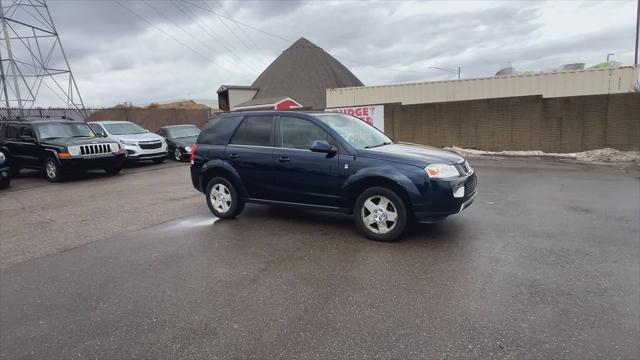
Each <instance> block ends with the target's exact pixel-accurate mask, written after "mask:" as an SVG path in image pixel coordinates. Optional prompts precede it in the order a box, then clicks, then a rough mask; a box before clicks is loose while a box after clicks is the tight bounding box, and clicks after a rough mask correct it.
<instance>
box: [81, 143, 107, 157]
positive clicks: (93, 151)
mask: <svg viewBox="0 0 640 360" xmlns="http://www.w3.org/2000/svg"><path fill="white" fill-rule="evenodd" d="M104 154H111V144H87V145H80V155H81V156H89V155H104Z"/></svg>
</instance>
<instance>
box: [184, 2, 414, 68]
mask: <svg viewBox="0 0 640 360" xmlns="http://www.w3.org/2000/svg"><path fill="white" fill-rule="evenodd" d="M180 1H182V2H184V3H187V4H189V5H191V6H194V7H197V8H199V9H202V10H204V11H207V12H209V13H211V14H213V15H216V16H218V17H221V18H224V19H227V20H229V21H232V22H234V23H236V24H239V25H242V26H244V27H246V28H249V29H251V30H254V31H257V32H260V33H262V34H265V35H268V36H270V37H272V38H275V39H278V40H281V41H284V42H287V43H289V44H291V43H292V42H293V40H291V39H287V38H285V37H282V36H280V35H276V34H273V33H270V32H268V31H265V30H262V29H259V28H257V27H255V26H251V25H249V24H247V23H244V22H242V21H238V20H236V19H234V18H232V17H230V16H225V15H222V14H219V13H217V12H215V11H213V10H211V9H207V8H205V7H202V6H200V5H198V4H194V3H193V2H191V1H189V0H180ZM342 59H344V60H346V61H348V62H351V63H355V64H360V65H363V66H366V67H372V68H376V69H381V70H387V71H395V72H401V73H411V74H416V73H419V72H423V71H425V70H426V69H420V70H403V69H397V68H392V67H382V66H376V65H372V64H367V63H364V62H361V61H357V60H353V59H349V58H344V57H343V58H342Z"/></svg>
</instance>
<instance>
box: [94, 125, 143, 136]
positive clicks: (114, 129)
mask: <svg viewBox="0 0 640 360" xmlns="http://www.w3.org/2000/svg"><path fill="white" fill-rule="evenodd" d="M102 126H104V127H105V129H107V131H108V132H109V134H111V135H131V134H142V133H144V132H145V131H146V130H145V129H144V128H142V127H140V126H138V125H136V124H134V123H117V124H103V125H102Z"/></svg>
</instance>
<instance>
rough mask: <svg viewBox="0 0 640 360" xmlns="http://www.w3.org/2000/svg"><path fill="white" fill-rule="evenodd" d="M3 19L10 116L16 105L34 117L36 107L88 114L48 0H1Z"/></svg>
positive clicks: (5, 99) (1, 53)
mask: <svg viewBox="0 0 640 360" xmlns="http://www.w3.org/2000/svg"><path fill="white" fill-rule="evenodd" d="M0 23H1V24H2V32H1V33H0V45H1V46H0V65H1V66H0V68H1V69H0V70H1V71H0V76H1V80H2V84H1V89H0V90H1V91H0V95H1V96H0V103H2V104H3V109H2V110H1V111H0V112H2V113H4V112H5V110H4V105H6V107H7V110H6V112H7V116H8V115H9V114H8V113H9V111H10V108H12V107H13V108H17V109H18V111H17V114H16V112H13V113H14V114H13V115H18V116H28V115H29V113H30V112H31V111H32V110H33V108H34V107H35V106H43V107H49V108H52V107H60V108H65V109H69V110H72V111H73V112H75V113H77V114H78V115H79V116H80V117H82V118H83V119H84V118H86V116H87V112H86V110H85V108H84V102H83V101H82V97H81V96H80V93H79V91H78V85H77V83H76V80H75V77H74V76H73V73H72V72H71V66H70V65H69V60H68V58H67V55H66V53H65V51H64V49H63V47H62V43H61V41H60V36H59V35H58V32H57V30H56V27H55V25H54V22H53V18H52V16H51V13H50V12H49V7H48V6H47V1H46V0H0ZM5 63H6V64H7V66H5ZM56 99H57V100H56ZM58 100H59V101H58ZM57 104H60V105H57ZM2 115H3V116H4V114H2Z"/></svg>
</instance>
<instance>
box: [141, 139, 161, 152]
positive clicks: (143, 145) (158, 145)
mask: <svg viewBox="0 0 640 360" xmlns="http://www.w3.org/2000/svg"><path fill="white" fill-rule="evenodd" d="M138 145H140V149H145V150H149V149H160V148H161V147H162V142H160V141H158V142H148V143H144V142H141V143H138Z"/></svg>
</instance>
